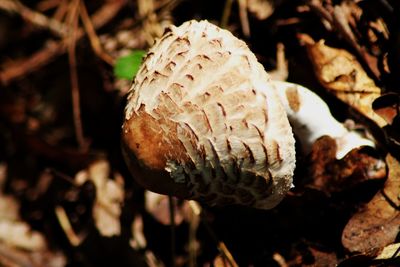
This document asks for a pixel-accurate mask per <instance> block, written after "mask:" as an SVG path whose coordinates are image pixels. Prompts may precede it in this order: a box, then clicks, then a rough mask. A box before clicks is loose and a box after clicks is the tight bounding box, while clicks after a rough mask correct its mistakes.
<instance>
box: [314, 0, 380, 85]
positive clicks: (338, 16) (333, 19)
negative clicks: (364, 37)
mask: <svg viewBox="0 0 400 267" xmlns="http://www.w3.org/2000/svg"><path fill="white" fill-rule="evenodd" d="M307 5H308V6H309V7H310V9H311V10H312V11H314V12H315V13H316V14H317V15H319V16H320V17H321V18H322V19H324V20H326V21H327V22H328V23H329V27H330V30H331V29H332V28H333V27H334V26H336V28H335V30H336V32H337V33H338V34H339V35H341V36H342V37H343V38H344V40H345V41H346V42H347V43H349V44H350V45H351V46H352V47H353V49H354V50H355V52H356V53H357V54H358V56H359V58H360V59H361V60H362V61H363V63H364V65H366V67H368V69H369V71H370V72H371V73H372V74H373V75H374V77H375V78H376V79H379V76H380V75H379V74H380V72H379V69H378V65H377V58H375V57H373V56H372V55H370V54H369V53H368V52H367V51H366V50H365V48H364V47H362V46H361V45H360V44H359V42H358V40H357V39H356V37H355V36H354V34H353V32H352V31H351V28H350V26H349V22H348V20H347V18H346V17H345V16H344V12H343V9H342V8H341V7H340V6H337V5H336V6H334V7H332V6H331V5H329V6H328V7H327V8H325V7H323V6H322V5H321V2H319V1H318V0H309V1H308V3H307Z"/></svg>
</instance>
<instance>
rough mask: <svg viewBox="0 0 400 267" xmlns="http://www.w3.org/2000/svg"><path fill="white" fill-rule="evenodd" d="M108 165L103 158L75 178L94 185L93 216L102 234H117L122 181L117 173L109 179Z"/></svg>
mask: <svg viewBox="0 0 400 267" xmlns="http://www.w3.org/2000/svg"><path fill="white" fill-rule="evenodd" d="M109 177H110V165H109V163H108V162H107V161H105V160H99V161H96V162H94V163H92V164H91V165H90V166H89V167H88V169H87V170H85V171H81V172H79V173H77V175H76V176H75V180H76V182H77V183H78V184H83V183H84V182H85V181H86V180H91V181H92V182H93V184H94V185H95V187H96V200H95V203H94V206H93V218H94V221H95V224H96V227H97V229H98V230H99V232H100V233H101V234H102V235H103V236H113V235H119V234H120V233H121V224H120V220H119V217H120V215H121V206H122V203H123V201H124V181H123V178H122V177H121V176H120V175H119V174H114V179H110V178H109Z"/></svg>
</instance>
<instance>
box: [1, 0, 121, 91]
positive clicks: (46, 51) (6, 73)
mask: <svg viewBox="0 0 400 267" xmlns="http://www.w3.org/2000/svg"><path fill="white" fill-rule="evenodd" d="M125 4H126V0H115V1H107V2H106V3H105V4H104V5H103V6H102V7H101V8H100V9H99V10H98V11H96V13H95V14H94V15H93V16H92V17H91V21H92V23H93V27H94V28H95V29H99V28H101V27H102V26H104V25H105V24H107V23H108V22H109V21H110V20H111V19H112V18H114V17H115V15H116V14H117V13H118V12H119V11H120V10H121V8H122V7H123V6H125ZM83 36H84V31H83V29H81V28H79V29H78V30H77V31H76V41H79V40H80V39H81V38H82V37H83ZM67 47H68V39H66V40H62V41H58V42H55V41H51V42H49V43H48V44H47V45H46V47H44V48H43V49H42V50H40V51H38V52H36V53H34V54H33V55H32V56H30V57H29V58H27V59H25V60H21V61H18V62H13V63H12V64H8V66H3V69H4V70H3V71H2V72H0V82H1V83H2V84H8V83H10V82H11V81H13V80H15V79H17V78H19V77H21V76H23V75H26V74H29V73H31V72H33V71H35V70H37V69H38V68H40V67H43V66H44V65H46V64H48V63H49V62H50V61H52V60H53V59H54V58H55V57H56V56H59V55H62V54H64V53H65V52H67Z"/></svg>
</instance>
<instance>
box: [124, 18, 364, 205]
mask: <svg viewBox="0 0 400 267" xmlns="http://www.w3.org/2000/svg"><path fill="white" fill-rule="evenodd" d="M296 105H297V106H296ZM305 105H307V107H306V106H305ZM313 108H317V111H315V109H314V110H313ZM318 108H321V110H322V111H323V112H322V113H321V114H322V116H324V117H325V118H327V121H329V122H327V123H318V122H316V121H315V120H314V119H313V117H315V116H314V115H315V112H318ZM285 109H286V111H285ZM288 117H289V119H291V120H293V122H291V123H292V124H293V125H294V129H297V130H299V132H300V136H301V137H302V138H303V139H305V141H304V142H301V143H302V144H303V145H304V146H305V150H307V146H308V147H309V146H310V144H311V143H312V142H313V141H315V139H316V138H318V137H319V136H321V135H323V134H326V133H327V129H329V131H330V130H331V131H332V132H333V135H334V136H333V137H335V138H337V142H338V143H340V142H342V141H341V138H343V136H347V134H348V133H349V131H348V130H347V129H345V128H344V127H343V125H341V124H340V123H339V122H337V121H336V120H334V119H333V117H332V116H331V114H330V112H329V110H328V107H327V106H326V104H325V103H324V102H323V101H322V99H320V98H319V97H318V96H317V95H315V94H314V93H312V92H310V91H309V90H308V89H306V88H304V87H301V86H298V85H294V84H290V83H283V82H276V81H272V80H271V79H270V77H269V75H268V74H267V73H266V71H265V70H264V68H263V66H262V65H261V64H260V63H259V62H258V61H257V59H256V57H255V56H254V54H253V53H252V52H251V51H250V49H249V48H248V47H247V45H246V44H245V43H244V42H243V41H241V40H239V39H238V38H236V37H235V36H233V35H232V34H231V33H230V32H229V31H227V30H223V29H221V28H219V27H217V26H215V25H213V24H211V23H209V22H207V21H200V22H198V21H188V22H185V23H184V24H182V25H181V26H179V27H175V26H170V27H169V28H168V29H167V30H166V32H165V33H164V35H163V36H162V37H161V38H160V39H158V40H157V41H156V43H155V44H154V46H153V47H152V48H151V49H150V50H149V52H148V54H147V55H146V57H145V58H144V60H143V63H142V66H141V68H140V69H139V72H138V74H137V75H136V77H135V80H134V82H133V85H132V87H131V89H130V91H129V94H128V101H127V106H126V108H125V120H124V123H123V132H122V140H123V142H122V148H123V153H124V157H125V160H126V162H127V165H128V167H129V168H130V171H131V172H132V174H133V176H134V177H135V178H136V180H137V181H138V182H139V183H140V184H141V185H142V186H143V187H145V188H146V189H149V190H151V191H154V192H156V193H160V194H168V195H172V196H177V197H179V198H184V199H194V200H199V201H201V202H203V203H208V204H210V205H227V204H241V205H246V206H251V207H255V208H260V209H271V208H273V207H275V206H276V205H277V204H278V203H279V202H280V201H281V200H282V199H283V197H284V196H285V195H286V193H287V192H288V191H289V189H290V188H291V187H292V177H293V172H294V169H295V158H296V157H295V140H294V137H293V133H292V128H291V125H290V123H289V120H288ZM297 118H299V119H298V121H296V120H297ZM310 119H311V122H310V123H308V122H307V120H310ZM322 120H324V118H321V121H322ZM321 126H322V128H323V129H322V130H318V129H317V128H318V127H319V128H320V129H321ZM328 126H329V127H331V128H329V127H328ZM302 129H303V131H302ZM313 131H316V133H312V132H313ZM310 132H311V133H310ZM308 133H310V134H311V136H304V135H307V134H308ZM328 133H329V132H328ZM345 138H347V137H345ZM358 139H360V137H358ZM361 139H362V138H361ZM370 143H371V142H369V143H368V142H367V141H365V142H358V143H357V142H356V143H355V145H357V146H358V145H360V144H370ZM350 147H351V146H350ZM346 149H348V148H346ZM346 151H347V150H346Z"/></svg>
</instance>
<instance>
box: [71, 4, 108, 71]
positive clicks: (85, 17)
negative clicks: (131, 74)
mask: <svg viewBox="0 0 400 267" xmlns="http://www.w3.org/2000/svg"><path fill="white" fill-rule="evenodd" d="M79 11H80V16H81V19H82V22H83V26H84V27H85V30H86V33H87V34H88V36H89V40H90V44H91V46H92V48H93V51H94V52H95V53H96V55H97V56H98V57H99V58H101V59H102V60H104V61H105V62H107V63H108V64H109V65H111V66H112V65H114V59H113V58H112V57H111V56H110V55H109V54H107V53H106V52H104V49H103V47H102V46H101V43H100V39H99V37H98V36H97V34H96V30H95V29H94V27H93V24H92V22H91V21H90V17H89V14H88V12H87V9H86V6H85V3H84V2H83V1H81V4H80V9H79Z"/></svg>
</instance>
